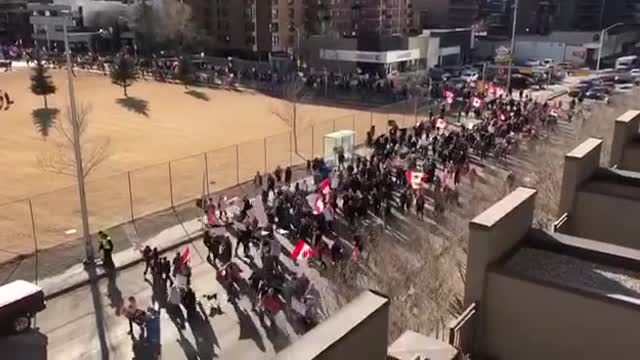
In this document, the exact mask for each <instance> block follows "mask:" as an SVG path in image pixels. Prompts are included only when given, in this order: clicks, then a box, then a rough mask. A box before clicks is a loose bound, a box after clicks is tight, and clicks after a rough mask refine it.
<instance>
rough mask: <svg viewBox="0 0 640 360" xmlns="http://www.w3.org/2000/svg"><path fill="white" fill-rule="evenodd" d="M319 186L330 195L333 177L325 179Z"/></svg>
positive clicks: (324, 192)
mask: <svg viewBox="0 0 640 360" xmlns="http://www.w3.org/2000/svg"><path fill="white" fill-rule="evenodd" d="M318 188H319V189H320V191H321V192H322V193H323V194H325V195H329V194H330V193H331V178H326V179H324V180H323V181H322V182H321V183H320V185H319V186H318Z"/></svg>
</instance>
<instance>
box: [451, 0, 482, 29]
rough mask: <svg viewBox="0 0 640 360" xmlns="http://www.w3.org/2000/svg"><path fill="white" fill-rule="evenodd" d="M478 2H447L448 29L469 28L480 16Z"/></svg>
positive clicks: (472, 0)
mask: <svg viewBox="0 0 640 360" xmlns="http://www.w3.org/2000/svg"><path fill="white" fill-rule="evenodd" d="M479 11H480V5H479V4H478V0H449V16H448V23H449V27H453V28H464V27H471V25H473V24H474V23H475V22H476V20H478V16H479V14H480V12H479Z"/></svg>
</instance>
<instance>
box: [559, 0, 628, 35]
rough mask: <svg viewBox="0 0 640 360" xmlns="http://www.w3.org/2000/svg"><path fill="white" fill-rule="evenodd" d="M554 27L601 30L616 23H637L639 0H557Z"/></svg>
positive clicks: (560, 28)
mask: <svg viewBox="0 0 640 360" xmlns="http://www.w3.org/2000/svg"><path fill="white" fill-rule="evenodd" d="M555 7H556V11H555V15H554V24H553V26H554V28H555V29H558V30H583V31H587V30H600V29H602V28H604V27H607V26H610V25H612V24H615V23H619V22H622V23H626V24H637V23H639V20H640V1H638V0H606V1H602V0H562V1H555Z"/></svg>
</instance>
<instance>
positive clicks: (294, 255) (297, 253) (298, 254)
mask: <svg viewBox="0 0 640 360" xmlns="http://www.w3.org/2000/svg"><path fill="white" fill-rule="evenodd" d="M317 255H318V251H317V250H314V249H312V248H311V246H309V244H307V243H306V242H304V241H303V240H300V241H298V244H297V245H296V247H295V248H294V249H293V251H292V252H291V259H293V260H296V261H297V260H300V259H304V260H306V259H309V258H310V257H313V256H317Z"/></svg>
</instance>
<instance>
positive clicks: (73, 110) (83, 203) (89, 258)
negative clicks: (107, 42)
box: [62, 13, 95, 263]
mask: <svg viewBox="0 0 640 360" xmlns="http://www.w3.org/2000/svg"><path fill="white" fill-rule="evenodd" d="M62 19H63V23H62V31H63V34H64V49H65V53H66V57H67V81H68V84H69V86H68V87H69V107H70V109H69V116H71V127H72V130H73V152H74V156H75V162H76V178H77V180H78V197H79V198H80V214H81V217H82V236H83V238H84V241H85V243H84V245H85V256H86V259H85V263H93V262H94V259H95V258H94V253H93V244H92V243H91V231H90V229H89V211H88V208H87V194H86V191H85V186H84V185H85V184H84V169H83V163H82V150H81V148H80V128H79V124H78V108H77V105H76V92H75V89H74V87H73V73H72V71H73V68H72V63H71V51H70V49H69V34H68V33H67V24H68V23H69V22H71V13H67V14H64V15H63V17H62Z"/></svg>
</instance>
